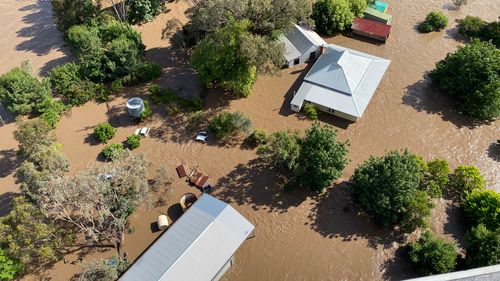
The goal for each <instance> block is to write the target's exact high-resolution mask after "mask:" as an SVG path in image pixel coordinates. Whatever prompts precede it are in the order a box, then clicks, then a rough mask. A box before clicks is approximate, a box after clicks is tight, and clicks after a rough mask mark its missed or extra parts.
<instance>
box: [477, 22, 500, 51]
mask: <svg viewBox="0 0 500 281" xmlns="http://www.w3.org/2000/svg"><path fill="white" fill-rule="evenodd" d="M479 39H481V40H483V41H490V40H491V43H493V45H495V46H496V47H497V48H499V47H500V22H499V21H492V22H490V23H487V24H485V25H484V26H483V28H481V30H480V31H479Z"/></svg>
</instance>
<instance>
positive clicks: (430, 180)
mask: <svg viewBox="0 0 500 281" xmlns="http://www.w3.org/2000/svg"><path fill="white" fill-rule="evenodd" d="M424 171H425V174H424V178H423V181H422V184H421V189H422V190H424V191H426V192H427V194H429V196H431V197H434V198H439V197H441V196H442V193H443V192H442V191H443V188H444V187H445V186H446V184H447V183H448V177H449V174H450V167H449V165H448V162H447V161H446V160H440V159H435V160H432V161H429V162H428V163H426V164H425V169H424Z"/></svg>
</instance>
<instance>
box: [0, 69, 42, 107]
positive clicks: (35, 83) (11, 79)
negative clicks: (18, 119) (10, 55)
mask: <svg viewBox="0 0 500 281" xmlns="http://www.w3.org/2000/svg"><path fill="white" fill-rule="evenodd" d="M50 98H51V90H50V83H49V81H48V80H47V79H42V80H39V79H38V78H37V77H35V76H34V75H33V74H32V71H31V66H30V64H29V62H23V63H22V65H21V67H16V68H13V69H12V70H10V71H9V72H7V73H5V74H3V75H2V76H0V102H1V103H2V104H3V105H4V106H5V107H6V108H7V109H8V110H9V111H10V112H13V113H17V114H22V115H25V114H29V113H38V112H40V110H41V109H42V108H43V105H44V104H46V102H47V100H49V99H50Z"/></svg>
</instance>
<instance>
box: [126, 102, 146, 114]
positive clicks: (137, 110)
mask: <svg viewBox="0 0 500 281" xmlns="http://www.w3.org/2000/svg"><path fill="white" fill-rule="evenodd" d="M127 111H128V114H130V116H132V117H136V118H139V117H141V113H142V112H143V111H144V102H143V101H142V99H141V98H131V99H129V100H128V101H127Z"/></svg>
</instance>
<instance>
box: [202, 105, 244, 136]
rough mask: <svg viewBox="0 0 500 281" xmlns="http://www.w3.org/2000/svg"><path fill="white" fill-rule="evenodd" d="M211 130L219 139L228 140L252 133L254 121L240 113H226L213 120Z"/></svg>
mask: <svg viewBox="0 0 500 281" xmlns="http://www.w3.org/2000/svg"><path fill="white" fill-rule="evenodd" d="M209 128H210V130H211V131H212V132H214V134H215V137H216V138H217V139H220V140H227V139H229V138H233V137H237V136H239V135H241V134H248V133H250V132H251V129H252V121H251V120H250V119H249V118H248V117H246V116H245V115H243V113H241V112H239V111H236V112H234V113H231V112H227V111H225V112H222V113H220V114H219V115H217V116H215V117H214V119H212V122H210V126H209Z"/></svg>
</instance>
